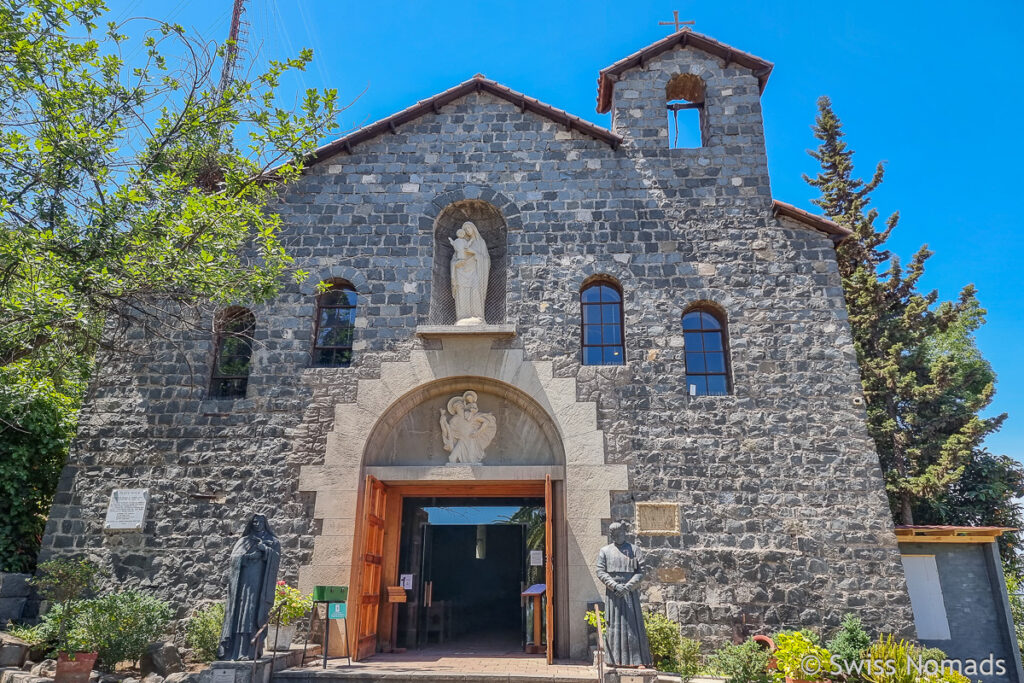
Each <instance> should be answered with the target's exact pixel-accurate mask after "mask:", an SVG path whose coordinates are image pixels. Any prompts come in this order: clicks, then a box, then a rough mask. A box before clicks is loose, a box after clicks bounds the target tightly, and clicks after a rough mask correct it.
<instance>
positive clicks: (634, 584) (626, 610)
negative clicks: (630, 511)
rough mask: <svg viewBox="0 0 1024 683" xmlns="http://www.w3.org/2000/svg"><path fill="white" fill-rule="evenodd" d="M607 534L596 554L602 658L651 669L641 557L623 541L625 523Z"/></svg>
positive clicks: (615, 525) (640, 554)
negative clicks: (602, 596) (602, 590)
mask: <svg viewBox="0 0 1024 683" xmlns="http://www.w3.org/2000/svg"><path fill="white" fill-rule="evenodd" d="M608 535H609V537H610V540H611V543H610V544H608V545H606V546H605V547H603V548H601V552H599V553H598V555H597V578H598V579H600V580H601V583H603V584H604V585H605V588H606V590H605V596H606V601H605V617H606V620H607V622H608V627H607V629H606V630H605V632H604V639H605V658H606V661H607V662H608V663H609V664H610V665H612V666H623V667H634V668H648V667H652V666H653V664H654V662H653V659H652V658H651V646H650V644H649V643H648V642H647V630H646V629H645V628H644V615H643V612H642V611H641V610H640V593H639V590H640V582H641V581H642V580H643V577H644V569H645V567H644V559H643V554H642V553H641V552H640V549H639V548H637V547H636V546H635V545H633V544H632V543H628V542H627V541H626V526H625V522H615V523H613V524H612V525H611V526H609V527H608Z"/></svg>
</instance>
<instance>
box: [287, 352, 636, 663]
mask: <svg viewBox="0 0 1024 683" xmlns="http://www.w3.org/2000/svg"><path fill="white" fill-rule="evenodd" d="M443 346H444V348H443V350H415V351H413V352H412V353H411V355H410V358H409V360H408V361H405V362H386V363H382V364H381V369H380V379H361V380H359V383H358V388H357V393H356V402H355V403H342V404H337V405H336V406H335V417H334V428H333V430H332V431H331V432H330V433H329V434H328V435H327V447H326V453H325V456H324V463H323V465H304V466H303V467H302V468H301V471H300V475H299V490H300V491H303V492H312V493H315V494H316V503H315V508H314V517H315V518H316V519H320V520H322V527H321V533H320V535H318V536H316V537H315V538H314V544H313V555H312V559H311V561H310V563H309V564H308V565H304V566H302V567H300V569H299V589H300V590H302V591H303V592H309V591H311V590H312V588H313V586H314V585H317V584H328V585H348V584H349V579H350V572H351V567H352V565H353V563H354V553H355V551H356V549H355V548H354V543H355V537H354V534H355V529H356V527H357V523H356V518H355V516H356V510H357V508H358V501H359V499H360V495H361V488H362V484H363V480H364V478H365V477H364V475H365V471H364V469H365V468H364V466H363V461H364V457H363V456H364V451H365V450H366V448H367V445H368V442H369V438H370V435H371V433H372V432H373V430H374V427H375V426H376V424H377V422H378V421H379V420H380V419H381V418H382V417H383V416H384V415H385V414H386V413H387V412H388V410H389V408H390V407H391V406H392V405H393V404H394V403H396V402H397V401H399V399H401V398H402V397H403V396H404V395H406V394H409V393H410V392H412V391H415V390H417V389H419V388H422V387H424V386H425V385H427V384H430V383H433V382H436V381H438V380H443V379H446V378H465V377H473V376H476V377H484V378H488V379H491V380H495V381H498V382H502V383H504V384H507V385H509V386H510V387H513V388H515V389H518V390H519V391H521V392H523V393H525V394H526V395H527V396H529V397H531V398H532V399H533V400H534V401H535V402H536V403H537V404H539V405H540V406H541V407H542V408H543V409H544V411H545V412H546V414H547V417H548V418H549V419H550V420H551V423H552V425H553V426H554V428H555V429H556V430H557V433H558V435H559V437H560V438H561V440H562V445H563V448H564V451H565V459H566V462H565V474H564V477H565V522H566V525H565V526H566V534H567V538H566V543H565V547H566V548H567V551H566V552H567V555H568V557H567V558H565V560H566V561H565V565H566V566H567V567H568V575H569V576H568V578H569V580H568V581H567V585H568V596H567V597H568V604H569V615H568V624H569V634H568V635H569V647H570V651H571V652H572V654H573V655H574V656H578V655H584V654H585V652H586V638H587V635H586V624H585V622H584V620H583V615H584V612H585V610H586V603H587V602H588V601H593V600H600V599H601V598H602V596H603V590H602V589H601V588H600V584H599V582H598V580H597V576H596V574H595V573H594V563H595V562H596V560H597V553H598V551H599V550H600V549H601V547H602V546H604V545H605V544H606V542H607V541H606V539H605V536H604V534H603V532H602V521H603V520H607V519H609V518H610V516H611V493H612V492H615V491H626V490H628V488H629V483H628V474H627V470H626V466H625V465H621V464H611V465H610V464H607V463H606V462H605V447H604V433H603V432H602V431H601V430H600V429H599V428H598V424H597V405H596V404H595V403H593V402H589V401H577V400H576V380H575V378H560V377H554V376H553V364H552V363H551V362H550V361H537V362H534V361H529V360H526V359H525V358H524V353H523V350H522V349H492V348H490V347H491V340H490V339H487V338H479V337H470V338H446V339H445V340H444V341H443ZM381 469H383V468H379V467H375V468H374V474H375V475H376V476H378V478H381V477H380V476H379V475H380V474H381V472H380V470H381ZM405 469H408V468H405ZM459 469H465V468H459ZM470 469H473V470H476V469H482V470H487V469H488V468H487V466H486V465H482V466H477V467H473V468H470ZM518 469H519V468H517V467H514V466H502V467H495V468H492V469H491V470H488V471H486V472H485V473H483V474H482V475H478V474H476V473H473V474H470V475H469V476H477V477H479V476H486V477H487V478H488V479H510V480H513V479H517V478H523V476H522V475H523V474H526V473H525V472H523V473H517V470H518ZM523 469H531V470H532V469H534V468H523ZM396 474H398V473H397V472H396ZM402 476H405V475H404V474H403V475H402ZM383 479H384V478H382V480H383ZM580 577H588V580H581V578H580ZM563 623H564V622H563Z"/></svg>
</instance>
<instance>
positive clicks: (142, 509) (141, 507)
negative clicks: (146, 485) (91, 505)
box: [103, 489, 149, 531]
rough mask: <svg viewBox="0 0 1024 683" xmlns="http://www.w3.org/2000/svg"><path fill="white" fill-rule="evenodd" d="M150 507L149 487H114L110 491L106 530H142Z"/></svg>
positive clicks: (104, 524) (104, 528) (105, 523)
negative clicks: (147, 509)
mask: <svg viewBox="0 0 1024 683" xmlns="http://www.w3.org/2000/svg"><path fill="white" fill-rule="evenodd" d="M148 507H149V489H114V490H113V491H111V492H110V504H109V505H108V506H107V519H106V521H105V522H104V523H103V530H104V531H142V527H143V524H144V523H145V521H146V508H148Z"/></svg>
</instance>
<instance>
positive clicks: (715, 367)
mask: <svg viewBox="0 0 1024 683" xmlns="http://www.w3.org/2000/svg"><path fill="white" fill-rule="evenodd" d="M683 338H684V345H685V346H684V348H685V349H686V393H688V394H689V395H691V396H724V395H726V394H728V393H729V370H728V361H727V348H726V339H725V325H724V324H723V323H722V320H721V319H720V318H719V316H718V315H717V314H716V313H713V312H712V311H710V310H708V309H706V308H695V309H692V310H690V311H687V312H686V313H685V314H684V315H683Z"/></svg>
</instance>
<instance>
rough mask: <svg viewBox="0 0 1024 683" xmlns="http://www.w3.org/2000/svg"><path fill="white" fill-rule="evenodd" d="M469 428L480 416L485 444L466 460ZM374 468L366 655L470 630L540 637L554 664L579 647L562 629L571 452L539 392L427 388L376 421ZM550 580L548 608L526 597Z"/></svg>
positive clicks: (485, 644) (362, 581)
mask: <svg viewBox="0 0 1024 683" xmlns="http://www.w3.org/2000/svg"><path fill="white" fill-rule="evenodd" d="M460 420H461V422H459V421H460ZM462 424H470V425H472V424H477V425H478V427H479V433H481V434H483V437H482V439H483V442H485V443H483V442H482V444H481V445H482V446H483V447H482V448H481V449H480V451H479V452H478V453H476V455H475V456H471V457H469V458H468V461H467V460H466V459H465V458H466V457H467V456H466V454H465V453H463V455H462V456H458V453H459V452H460V445H459V443H458V440H459V436H462V437H463V438H466V439H469V438H471V436H472V435H467V434H469V433H468V432H467V431H466V430H465V429H463V428H462V427H461V426H460V425H462ZM470 429H471V430H472V428H470ZM488 429H489V430H490V432H488ZM448 432H450V433H448ZM446 433H447V435H446ZM477 458H479V459H477ZM363 476H364V485H363V491H362V503H361V507H360V510H359V512H358V513H357V516H356V524H357V529H356V540H357V543H356V544H355V547H354V554H353V565H352V568H353V580H352V588H353V596H354V597H353V605H352V609H353V613H352V616H353V633H352V636H351V637H352V639H353V642H352V651H353V652H354V653H355V654H356V657H357V658H365V657H368V656H370V655H372V654H373V653H374V652H376V651H378V650H384V651H389V650H391V649H393V648H395V647H418V646H422V645H424V644H429V643H432V642H437V643H445V642H446V641H459V640H460V639H462V644H463V645H464V646H465V647H467V648H469V649H474V648H475V649H477V650H478V651H480V652H481V653H486V652H490V653H492V654H497V653H498V652H500V651H502V650H501V648H510V649H509V651H512V650H511V648H514V647H521V646H523V645H526V641H527V640H529V641H530V643H531V644H532V645H533V648H532V649H533V651H534V652H537V653H540V652H544V653H545V654H546V655H547V658H548V660H549V661H550V660H551V659H552V658H553V657H554V656H555V654H556V652H557V651H558V650H559V649H561V650H562V651H563V652H564V653H567V651H568V643H567V642H566V643H565V644H563V645H562V647H561V648H559V640H558V632H559V629H558V625H557V624H558V620H559V619H558V618H559V616H564V615H563V614H562V613H563V612H567V610H560V609H559V604H564V603H565V598H564V596H565V595H567V591H566V590H565V586H566V581H567V572H566V569H565V557H566V538H565V536H566V534H565V513H564V505H565V503H564V480H565V451H564V447H563V444H562V436H561V434H560V433H559V430H558V427H557V424H556V423H555V421H554V420H553V419H552V417H551V416H550V415H549V414H548V413H547V412H546V411H545V409H544V408H543V407H542V406H541V405H540V404H538V403H537V401H535V400H534V399H533V398H532V397H530V396H529V395H527V394H526V393H525V392H523V391H521V390H519V389H517V388H516V387H514V386H511V385H509V384H507V383H504V382H501V381H498V380H494V379H490V378H486V377H479V376H462V377H449V378H446V379H443V380H439V381H435V382H431V383H428V384H425V385H423V386H421V387H418V388H417V389H414V390H413V391H410V392H408V393H407V394H405V395H404V396H402V397H401V398H400V399H398V400H397V401H395V402H394V403H393V404H392V405H391V406H389V407H388V409H387V410H386V411H384V413H383V414H382V415H381V417H380V419H379V420H378V421H377V422H376V424H375V425H374V427H373V429H372V430H371V432H370V434H369V438H368V439H367V442H366V447H365V450H364V455H363ZM455 511H459V512H455ZM460 515H461V517H462V519H458V518H459V517H460ZM453 518H454V519H455V521H451V520H452V519H453ZM442 520H447V521H442ZM538 523H539V525H540V526H539V528H538V527H537V526H536V525H537V524H538ZM560 566H561V570H560ZM537 584H543V587H544V591H545V600H544V607H543V609H542V610H536V609H534V613H533V614H531V615H529V616H527V611H524V610H523V609H521V600H520V595H521V593H522V592H523V591H524V590H526V589H527V588H528V587H529V586H531V585H533V586H535V585H537ZM398 587H402V588H404V591H396V590H395V589H396V588H398ZM389 588H390V589H391V591H390V596H391V599H389ZM396 595H398V596H400V597H401V598H404V599H405V602H393V601H392V600H393V599H394V597H395V596H396ZM530 609H532V607H531V608H530ZM524 617H525V618H524ZM520 640H521V641H522V643H520V642H519V641H520Z"/></svg>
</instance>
